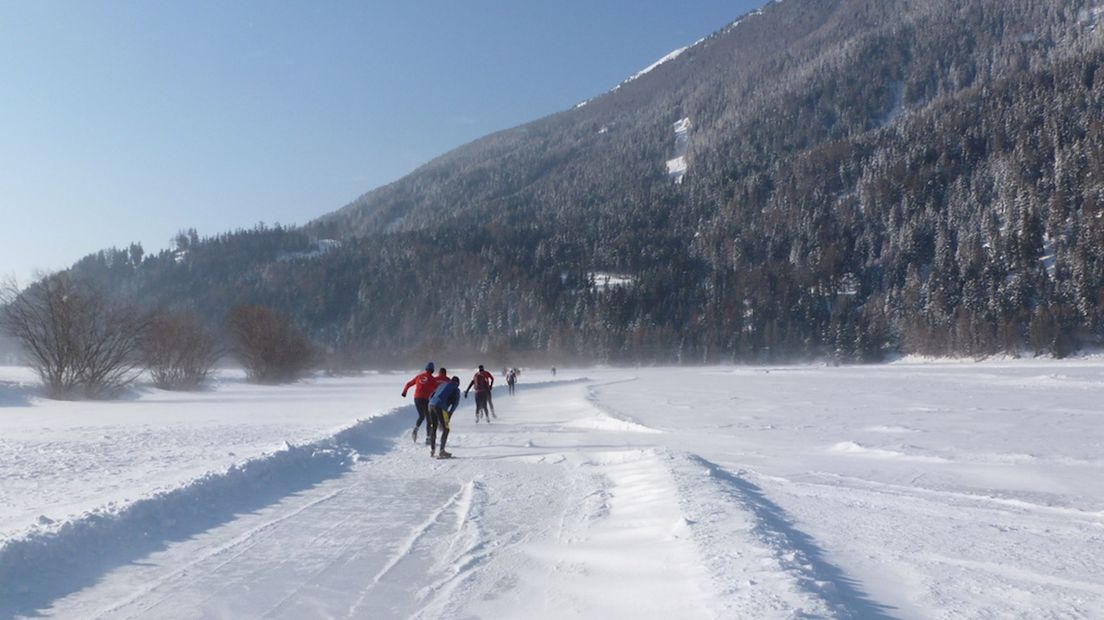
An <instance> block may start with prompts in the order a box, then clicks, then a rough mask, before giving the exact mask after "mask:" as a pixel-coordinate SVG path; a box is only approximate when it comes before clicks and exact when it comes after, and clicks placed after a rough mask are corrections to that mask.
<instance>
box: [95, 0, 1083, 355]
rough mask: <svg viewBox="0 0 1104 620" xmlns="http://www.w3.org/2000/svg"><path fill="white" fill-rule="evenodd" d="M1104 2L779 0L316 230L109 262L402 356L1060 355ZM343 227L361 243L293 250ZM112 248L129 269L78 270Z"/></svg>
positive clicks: (1079, 269)
mask: <svg viewBox="0 0 1104 620" xmlns="http://www.w3.org/2000/svg"><path fill="white" fill-rule="evenodd" d="M1100 15H1101V9H1100V8H1099V7H1097V6H1096V5H1095V3H1094V2H1093V1H1091V0H1061V1H1058V2H1037V1H1034V0H1012V1H1003V0H966V1H957V0H956V1H951V0H936V1H932V2H925V3H915V2H906V1H904V0H900V1H896V0H787V1H786V2H772V3H770V4H768V5H767V6H765V7H764V8H763V9H762V10H761V11H757V12H755V13H753V14H751V15H747V16H745V17H743V18H741V19H740V20H738V21H736V22H734V23H733V24H731V25H729V26H728V27H726V28H724V29H723V30H721V31H719V32H717V33H715V34H714V35H712V36H711V37H708V38H707V39H705V40H703V41H701V42H699V43H697V44H695V45H692V46H690V47H689V48H687V49H685V50H684V51H682V52H681V53H680V54H678V55H677V56H674V57H672V58H670V59H669V60H667V61H666V62H663V63H661V64H659V65H658V66H656V67H654V68H653V69H652V70H650V71H648V72H647V73H645V74H643V75H640V76H638V77H637V78H636V79H633V80H630V81H627V82H624V83H622V84H621V85H619V86H618V87H616V88H615V89H613V90H611V91H610V92H608V93H606V94H604V95H601V96H599V97H596V98H594V99H592V100H589V101H587V102H586V103H585V105H581V106H578V107H576V108H574V109H571V110H567V111H564V112H561V113H559V114H556V115H553V116H550V117H547V118H544V119H540V120H538V121H535V122H533V123H530V124H527V125H524V126H521V127H517V128H514V129H510V130H506V131H503V132H499V133H496V134H493V135H491V136H488V137H486V138H484V139H481V140H478V141H476V142H474V143H472V144H470V145H467V146H464V147H461V148H459V149H456V150H455V151H452V152H450V153H447V154H445V155H443V156H441V157H440V158H438V159H436V160H434V161H432V162H430V163H428V164H426V165H425V166H423V167H422V168H420V169H419V170H417V171H415V172H414V173H412V174H411V175H409V176H407V177H405V178H403V179H401V180H399V181H397V182H395V183H393V184H390V185H388V186H386V187H382V188H379V189H377V190H374V191H372V192H369V193H368V194H365V195H364V196H362V197H361V198H359V199H358V200H356V201H354V202H353V203H352V204H350V205H348V206H346V207H345V208H343V209H340V210H339V211H337V212H335V213H332V214H330V215H327V216H325V217H322V218H320V219H319V220H317V221H316V222H313V223H312V224H310V225H308V226H307V227H305V229H303V230H301V231H286V230H279V231H264V230H259V231H251V233H250V235H252V236H250V235H244V234H243V235H226V236H223V237H220V238H218V239H215V240H211V241H207V242H204V241H199V242H197V243H195V244H193V247H191V248H190V253H189V254H188V255H187V257H185V258H184V259H182V260H178V259H179V257H175V258H174V259H173V260H172V261H169V260H168V259H166V258H165V257H153V258H149V259H146V260H144V261H142V262H141V263H135V262H134V261H131V262H130V263H129V267H127V266H126V265H124V266H123V267H117V268H116V270H117V271H119V272H120V273H121V275H115V276H112V277H110V278H107V280H109V281H110V282H112V283H114V285H115V286H116V287H117V288H120V289H124V290H128V291H141V292H142V294H143V295H142V296H143V298H146V299H155V300H159V301H162V302H167V303H174V304H180V303H182V302H184V301H185V299H184V298H183V297H182V296H181V291H182V290H188V291H189V294H188V296H189V297H190V298H191V299H188V300H187V303H190V304H193V305H194V306H195V307H197V308H199V309H200V310H201V311H202V312H204V313H205V314H206V315H207V316H209V317H211V319H212V320H217V318H218V317H219V316H220V313H222V312H225V309H226V307H227V306H228V305H230V304H232V303H238V302H242V301H250V302H261V303H270V304H273V305H277V306H279V307H281V308H284V309H286V310H288V311H289V312H291V313H292V314H294V315H295V316H296V317H297V318H298V319H299V320H300V321H301V322H302V323H303V324H304V326H305V327H307V328H309V329H310V330H311V331H312V332H313V333H314V334H315V335H316V336H317V337H318V338H320V339H322V340H325V341H327V342H329V343H331V344H333V345H335V346H338V347H348V348H351V349H356V350H357V351H362V352H364V351H367V352H371V353H372V354H373V355H376V356H380V355H385V356H396V357H400V358H402V357H406V356H415V357H420V356H424V354H426V353H427V352H430V351H446V350H452V351H457V352H466V351H481V352H493V353H497V354H501V355H506V354H507V353H511V354H513V355H522V354H525V353H527V352H528V353H532V354H534V355H555V356H581V357H585V358H595V357H597V358H602V359H621V358H635V359H639V358H645V359H667V358H671V357H674V358H676V359H681V360H706V361H708V360H717V359H731V358H746V357H760V356H772V357H773V356H779V355H781V356H787V357H788V356H793V355H803V356H808V355H812V356H819V355H826V354H827V355H833V356H838V357H841V358H864V359H869V358H874V357H877V356H878V355H880V354H881V353H882V352H884V351H886V350H888V349H894V348H896V349H899V350H905V351H916V352H924V353H938V354H945V353H960V354H974V355H977V354H985V353H991V352H996V351H1002V350H1018V349H1020V348H1021V347H1023V346H1025V345H1026V346H1027V347H1029V348H1030V349H1032V350H1038V351H1055V352H1058V353H1063V352H1066V351H1068V350H1069V349H1070V348H1072V347H1074V346H1077V345H1079V344H1084V343H1086V342H1094V341H1095V339H1096V336H1095V334H1097V333H1099V332H1100V329H1101V328H1102V327H1104V320H1102V312H1101V309H1102V305H1104V299H1101V298H1100V296H1099V293H1098V291H1099V290H1101V285H1102V284H1104V260H1102V256H1104V229H1102V226H1101V221H1100V218H1099V217H1097V214H1098V213H1099V201H1100V198H1099V196H1100V195H1101V194H1100V191H1101V188H1102V187H1104V164H1102V162H1104V159H1102V158H1101V157H1100V154H1101V153H1104V132H1102V131H1101V126H1100V122H1099V121H1097V120H1096V119H1098V118H1100V111H1101V109H1102V107H1104V106H1102V93H1101V90H1102V85H1101V83H1100V79H1098V76H1097V71H1098V67H1099V66H1100V65H1101V61H1102V59H1104V56H1102V52H1101V32H1102V31H1101V30H1100V29H1099V27H1098V23H1097V22H1098V20H1099V16H1100ZM680 157H681V158H682V159H679V158H680ZM668 162H672V163H671V164H670V165H669V163H668ZM672 169H673V170H674V171H675V172H676V173H677V174H671V170H672ZM683 169H685V172H684V173H683ZM266 235H268V236H266ZM270 237H271V240H272V243H271V247H270V248H269V249H267V250H265V251H261V252H259V253H258V252H252V253H247V252H243V251H241V249H240V248H242V247H243V244H244V242H245V241H244V240H246V239H254V241H255V240H256V239H258V238H260V239H269V238H270ZM323 238H335V239H340V240H341V241H342V246H341V247H340V249H338V250H337V251H333V252H330V253H328V254H325V255H323V256H321V257H316V258H313V259H309V260H306V259H304V260H297V259H296V260H276V259H277V257H278V255H279V253H280V252H289V251H300V250H301V249H302V247H306V246H308V245H309V244H310V243H311V240H312V239H323ZM250 243H253V242H250ZM281 244H290V246H289V247H284V245H281ZM254 245H255V243H254ZM227 256H233V257H234V258H227ZM286 256H287V255H286V254H285V258H286ZM226 262H229V264H230V268H229V269H226V268H224V267H217V268H214V269H209V268H199V267H197V265H200V264H211V263H214V264H218V265H221V264H224V263H226ZM105 263H112V264H114V265H118V264H122V263H127V261H125V260H124V261H119V260H114V261H112V260H107V259H104V258H102V257H100V258H97V257H93V258H91V259H89V261H86V264H85V265H84V266H83V267H81V268H82V269H83V270H84V271H85V272H86V273H100V274H104V273H107V272H108V271H110V270H108V269H107V268H106V267H105ZM595 274H599V275H598V276H597V277H596V276H595ZM602 274H613V275H615V276H617V277H616V278H614V279H613V280H612V282H615V283H617V282H622V283H625V284H620V285H613V286H605V285H604V284H605V282H606V280H605V279H604V277H605V276H603V275H602ZM123 281H125V282H123Z"/></svg>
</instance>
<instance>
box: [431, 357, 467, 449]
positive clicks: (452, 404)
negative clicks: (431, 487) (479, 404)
mask: <svg viewBox="0 0 1104 620" xmlns="http://www.w3.org/2000/svg"><path fill="white" fill-rule="evenodd" d="M458 406H460V377H453V378H452V380H446V381H445V382H444V383H441V384H440V385H438V386H437V389H436V390H434V392H433V396H431V397H430V399H429V421H428V422H427V423H426V432H428V433H429V456H431V457H437V458H439V459H447V458H450V457H451V456H452V453H450V452H446V451H445V444H446V443H447V442H448V436H449V425H450V424H451V422H452V414H453V413H455V412H456V408H457V407H458ZM438 428H440V429H441V451H440V452H438V451H437V429H438Z"/></svg>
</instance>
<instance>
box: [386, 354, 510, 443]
mask: <svg viewBox="0 0 1104 620" xmlns="http://www.w3.org/2000/svg"><path fill="white" fill-rule="evenodd" d="M434 370H435V366H434V364H433V362H430V363H428V364H426V367H425V370H424V371H423V372H420V373H418V375H417V376H415V377H414V378H413V379H411V380H410V381H409V382H407V384H406V386H405V387H403V391H402V395H403V398H406V393H407V392H408V391H409V390H410V388H411V387H413V388H414V408H415V409H417V410H418V421H417V422H415V423H414V431H413V432H412V433H411V437H413V439H414V442H415V443H417V442H418V430H419V429H420V428H421V427H422V421H425V423H426V438H425V442H426V445H428V446H429V456H431V457H435V458H439V459H447V458H450V457H452V453H451V452H448V451H447V450H445V444H446V443H448V436H449V426H450V422H451V420H452V414H453V413H455V412H456V408H457V407H459V406H460V377H457V376H453V377H452V378H449V376H448V370H447V369H445V368H441V369H440V370H438V371H437V374H433V372H434ZM503 374H504V375H506V383H507V385H509V387H510V394H513V393H514V386H515V385H516V384H517V378H518V374H519V373H518V370H517V369H516V368H511V369H510V370H509V371H508V372H507V371H506V369H505V368H504V369H503ZM494 381H495V379H494V375H493V374H491V373H489V372H487V371H486V370H484V368H483V365H482V364H480V365H479V370H477V371H476V372H475V375H474V376H473V377H472V380H471V382H470V383H468V388H467V389H466V390H464V398H467V397H468V393H469V392H471V390H472V388H474V389H475V423H476V424H479V421H480V419H481V418H482V420H483V421H485V422H487V423H488V424H490V422H491V419H492V418H494V419H496V420H497V419H498V415H497V414H495V410H494V401H493V400H492V399H491V390H492V389H493V388H494ZM438 429H440V431H441V449H440V450H438V449H437V430H438Z"/></svg>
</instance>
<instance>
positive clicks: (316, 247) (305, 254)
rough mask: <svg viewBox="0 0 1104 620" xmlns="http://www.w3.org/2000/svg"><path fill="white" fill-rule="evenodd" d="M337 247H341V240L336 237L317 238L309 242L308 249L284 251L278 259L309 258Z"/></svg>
mask: <svg viewBox="0 0 1104 620" xmlns="http://www.w3.org/2000/svg"><path fill="white" fill-rule="evenodd" d="M339 248H341V242H340V241H338V240H337V239H319V240H318V241H315V242H314V243H313V244H311V248H310V249H309V250H304V251H302V252H286V253H284V254H281V255H280V257H279V259H278V260H282V261H288V260H297V259H305V260H311V259H314V258H319V257H322V256H325V255H327V254H330V253H333V252H336V251H337V250H338V249H339Z"/></svg>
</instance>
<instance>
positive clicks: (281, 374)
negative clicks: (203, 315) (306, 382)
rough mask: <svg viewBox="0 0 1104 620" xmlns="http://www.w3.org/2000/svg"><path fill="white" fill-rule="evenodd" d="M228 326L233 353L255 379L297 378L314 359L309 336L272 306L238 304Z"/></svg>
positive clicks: (228, 319) (229, 318) (277, 380)
mask: <svg viewBox="0 0 1104 620" xmlns="http://www.w3.org/2000/svg"><path fill="white" fill-rule="evenodd" d="M226 326H227V329H228V331H229V332H230V335H231V337H232V338H233V347H234V353H235V354H236V355H237V357H238V359H239V360H241V362H242V364H243V365H244V366H245V370H246V373H247V374H248V375H249V378H250V380H252V381H256V382H259V383H286V382H289V381H295V380H296V379H298V378H299V377H301V376H302V375H303V373H304V372H306V371H307V370H308V369H309V368H310V367H311V365H312V363H313V362H314V350H313V348H312V347H311V345H310V343H309V342H308V341H307V339H306V337H305V336H304V335H303V334H302V333H301V332H300V331H299V330H297V329H296V328H295V327H294V326H293V325H292V324H291V321H289V320H288V319H287V317H285V316H283V315H282V314H279V313H278V312H276V311H274V310H272V309H271V308H267V307H265V306H256V305H247V306H237V307H236V308H234V309H232V310H231V311H230V314H229V316H228V317H227V319H226Z"/></svg>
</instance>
